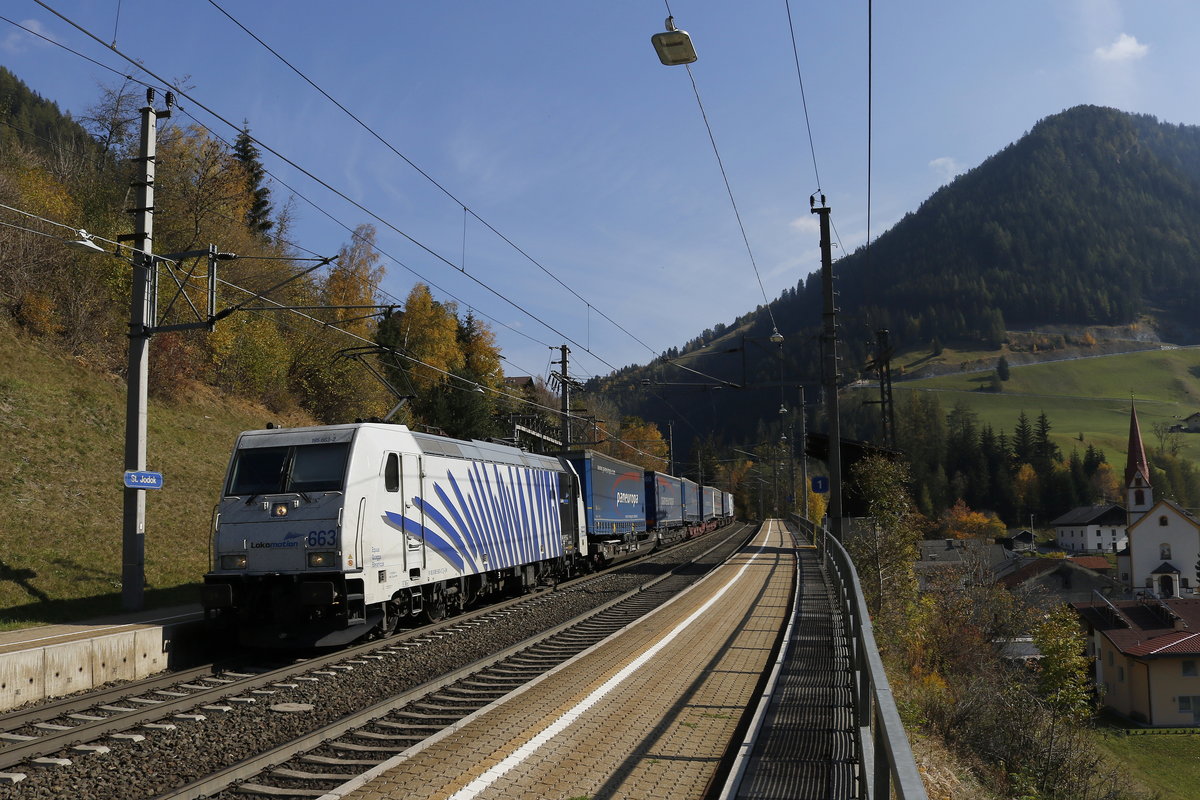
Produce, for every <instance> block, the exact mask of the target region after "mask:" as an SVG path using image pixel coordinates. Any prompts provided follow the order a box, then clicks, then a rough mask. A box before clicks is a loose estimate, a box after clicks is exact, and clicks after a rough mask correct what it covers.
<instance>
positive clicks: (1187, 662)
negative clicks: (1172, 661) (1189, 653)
mask: <svg viewBox="0 0 1200 800" xmlns="http://www.w3.org/2000/svg"><path fill="white" fill-rule="evenodd" d="M1183 677H1185V678H1194V677H1196V660H1195V659H1194V658H1186V659H1184V661H1183Z"/></svg>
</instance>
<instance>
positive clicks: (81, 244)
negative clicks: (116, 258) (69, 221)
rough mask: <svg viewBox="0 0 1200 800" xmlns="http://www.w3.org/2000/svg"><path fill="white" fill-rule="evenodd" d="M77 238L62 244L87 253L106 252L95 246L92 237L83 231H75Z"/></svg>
mask: <svg viewBox="0 0 1200 800" xmlns="http://www.w3.org/2000/svg"><path fill="white" fill-rule="evenodd" d="M76 233H77V234H78V236H79V238H78V239H75V240H71V241H66V242H63V244H65V245H66V246H67V247H73V248H75V249H76V250H84V251H86V252H88V253H104V252H107V251H106V250H105V249H104V248H103V247H101V246H100V245H98V244H96V242H95V240H94V239H93V238H92V235H91V234H90V233H88V232H87V231H85V230H82V229H80V230H79V231H76Z"/></svg>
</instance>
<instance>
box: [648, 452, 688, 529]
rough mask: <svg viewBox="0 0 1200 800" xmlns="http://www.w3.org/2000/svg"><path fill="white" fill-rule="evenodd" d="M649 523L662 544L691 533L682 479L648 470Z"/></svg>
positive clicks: (649, 526) (649, 527)
mask: <svg viewBox="0 0 1200 800" xmlns="http://www.w3.org/2000/svg"><path fill="white" fill-rule="evenodd" d="M646 526H647V528H648V529H649V530H650V531H651V533H652V535H653V536H654V539H655V541H656V542H657V543H658V544H671V543H672V542H675V541H678V540H679V539H682V538H683V537H685V536H686V535H687V532H688V531H687V526H686V524H685V523H684V519H683V479H682V478H676V477H675V476H673V475H668V474H666V473H665V472H656V471H655V470H652V469H648V470H646Z"/></svg>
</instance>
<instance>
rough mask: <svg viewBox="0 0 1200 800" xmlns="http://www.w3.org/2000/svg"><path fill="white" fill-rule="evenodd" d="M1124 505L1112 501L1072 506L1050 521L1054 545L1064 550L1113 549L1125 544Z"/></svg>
mask: <svg viewBox="0 0 1200 800" xmlns="http://www.w3.org/2000/svg"><path fill="white" fill-rule="evenodd" d="M1127 522H1128V519H1127V516H1126V513H1125V509H1123V508H1121V507H1120V506H1119V505H1117V504H1116V503H1109V504H1108V505H1103V506H1080V507H1079V508H1073V509H1071V510H1070V511H1068V512H1067V513H1065V514H1063V515H1062V516H1061V517H1059V518H1058V519H1056V520H1054V521H1052V522H1051V523H1050V527H1052V528H1054V538H1055V541H1056V542H1057V543H1058V546H1059V547H1060V548H1061V549H1062V550H1063V551H1064V552H1067V553H1116V552H1118V551H1120V550H1121V549H1122V548H1124V547H1125V545H1126V543H1127V541H1128V540H1127V539H1126V533H1125V531H1126V524H1127Z"/></svg>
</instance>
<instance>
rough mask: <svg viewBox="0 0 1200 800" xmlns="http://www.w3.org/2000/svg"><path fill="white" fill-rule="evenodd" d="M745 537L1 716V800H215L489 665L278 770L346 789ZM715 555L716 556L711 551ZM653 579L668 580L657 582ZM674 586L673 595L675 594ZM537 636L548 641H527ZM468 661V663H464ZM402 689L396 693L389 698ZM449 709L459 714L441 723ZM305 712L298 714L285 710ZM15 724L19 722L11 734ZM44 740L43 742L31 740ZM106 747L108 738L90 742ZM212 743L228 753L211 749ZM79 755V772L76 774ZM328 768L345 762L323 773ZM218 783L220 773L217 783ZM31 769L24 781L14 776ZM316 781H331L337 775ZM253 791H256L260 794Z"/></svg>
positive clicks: (726, 536) (659, 598) (734, 532)
mask: <svg viewBox="0 0 1200 800" xmlns="http://www.w3.org/2000/svg"><path fill="white" fill-rule="evenodd" d="M743 538H744V536H742V535H739V529H737V528H726V529H723V535H722V537H721V540H720V541H719V542H717V543H716V544H715V545H710V544H709V542H711V540H712V537H711V536H710V537H705V538H704V539H703V540H694V541H692V542H688V543H686V544H685V545H681V546H677V547H675V548H671V549H669V550H667V551H664V552H663V553H660V554H657V557H656V556H651V557H650V558H649V559H647V560H646V561H637V562H625V563H623V564H621V565H619V566H618V567H617V568H615V569H614V570H613V571H612V574H601V575H599V576H591V577H589V578H585V579H582V580H580V581H572V582H570V584H561V585H560V587H559V588H558V590H557V591H554V592H541V593H539V594H536V595H532V596H526V597H524V598H519V599H517V600H514V601H509V602H507V603H503V604H500V605H498V606H493V607H491V608H488V609H484V610H481V611H478V612H474V613H471V614H464V615H461V616H459V617H456V618H455V619H454V620H452V621H450V622H449V624H446V625H443V626H441V627H437V626H428V627H426V628H421V629H417V630H415V631H412V632H411V633H410V634H409V635H408V636H407V637H402V636H397V637H394V638H391V639H387V640H383V641H376V642H370V643H367V644H364V645H361V646H358V647H355V648H351V649H348V650H342V651H339V652H337V653H333V654H329V655H325V656H321V657H320V658H313V659H308V660H305V661H303V662H301V663H297V664H294V665H290V666H288V667H285V668H283V669H271V670H266V671H263V672H261V673H260V674H250V670H246V671H244V672H236V671H235V672H231V671H226V672H224V673H222V674H219V675H212V674H211V666H210V667H202V668H198V669H197V670H193V671H191V672H188V673H182V674H181V673H176V674H175V675H173V676H168V677H166V678H164V679H160V680H157V681H145V682H139V683H138V684H136V685H133V686H126V687H124V691H123V692H122V693H121V694H120V699H119V700H117V699H115V698H116V695H112V694H111V693H97V694H92V695H88V696H87V697H86V698H85V699H79V700H71V699H68V700H66V701H60V702H57V703H52V704H48V705H46V706H41V707H37V708H33V709H28V710H25V711H22V712H19V713H18V714H15V715H8V716H6V717H4V718H0V727H2V728H4V729H5V731H6V732H5V734H3V737H2V738H3V739H4V740H6V741H7V743H8V746H7V747H5V748H4V749H3V750H0V772H3V771H5V770H7V769H10V768H12V767H14V766H16V765H18V764H21V765H23V766H22V771H21V772H19V773H12V777H11V778H10V781H13V782H15V781H20V783H18V784H17V785H10V786H8V787H7V788H6V790H5V794H6V796H7V795H10V794H11V796H13V797H15V798H24V797H28V798H41V797H56V796H60V793H65V792H68V791H70V792H71V793H73V794H80V795H82V796H88V797H91V798H103V797H114V798H116V797H120V798H127V797H138V796H143V797H144V796H153V795H155V794H159V793H162V792H169V793H168V794H165V795H162V796H164V797H205V796H208V797H211V796H212V795H213V794H214V793H216V792H219V791H221V786H222V785H223V786H230V785H231V784H232V783H233V782H237V781H245V780H247V778H248V777H249V776H252V775H256V774H258V773H261V772H263V771H264V770H265V769H267V768H268V767H269V766H273V765H278V764H281V763H282V762H283V761H286V760H288V759H290V758H292V757H293V755H295V754H298V753H301V752H304V751H306V750H312V748H313V747H315V746H317V745H321V744H322V743H323V742H325V740H329V739H331V738H333V737H340V736H343V735H344V734H345V733H346V732H347V731H349V730H352V729H354V728H360V727H362V726H363V725H365V724H367V721H368V720H369V719H371V718H372V714H370V713H366V712H364V711H363V709H369V710H373V711H374V714H373V717H375V718H378V717H379V716H381V715H384V714H387V713H390V712H391V711H393V710H397V709H399V708H400V706H402V705H403V704H405V703H408V702H412V701H413V700H414V699H416V698H417V697H418V696H419V695H420V696H423V695H425V694H429V693H431V692H436V691H438V690H440V689H443V688H444V687H446V686H448V685H449V684H451V683H453V682H454V681H456V680H459V679H461V678H462V677H464V676H465V674H466V673H469V672H477V671H480V670H481V669H484V668H486V667H489V666H490V667H491V671H490V672H489V673H488V674H487V676H486V679H482V678H481V679H479V680H475V679H468V680H467V681H466V683H465V684H464V685H460V686H459V687H458V688H456V689H454V690H452V691H451V690H447V691H446V694H445V695H443V696H441V697H439V698H437V699H435V700H433V701H431V703H430V704H427V705H431V706H432V707H425V708H419V707H418V708H413V709H409V710H407V711H405V712H403V713H401V714H400V715H398V716H396V715H394V716H393V718H392V719H387V720H383V722H384V723H386V724H382V725H374V726H372V728H371V730H369V731H364V733H366V734H367V735H365V736H363V735H356V736H354V737H352V738H350V739H348V740H346V741H343V742H340V743H339V742H329V743H328V744H326V745H324V746H323V747H321V749H320V752H317V753H314V754H313V755H311V756H309V758H315V759H316V761H315V762H313V761H300V762H298V764H301V765H305V764H306V765H307V768H304V767H303V766H302V767H301V768H296V769H292V772H293V773H305V772H307V773H308V774H309V775H308V776H307V777H297V776H293V775H291V773H288V772H286V771H285V772H284V773H283V782H284V784H285V785H286V784H288V783H289V782H291V783H293V784H294V782H295V781H296V780H300V781H301V782H302V783H307V784H308V785H309V786H311V785H313V784H312V783H311V781H313V780H314V778H313V777H311V776H312V775H314V774H323V775H336V776H337V778H336V781H337V782H338V783H341V782H344V781H345V780H348V779H350V778H351V777H353V775H354V774H357V773H358V772H361V771H362V770H363V769H364V768H366V767H369V766H370V765H372V764H374V763H378V762H379V761H382V760H385V759H386V758H387V757H389V756H390V754H392V753H394V752H398V751H400V750H404V749H406V748H407V747H409V746H411V745H412V744H413V743H414V742H415V741H419V740H420V739H424V738H426V737H428V736H430V735H433V734H434V733H436V732H437V731H439V730H441V729H443V728H445V727H446V725H448V724H453V722H454V719H456V718H460V717H462V716H465V715H467V714H469V713H471V712H472V711H473V710H474V708H473V707H472V701H474V706H475V707H478V705H479V704H480V701H482V704H483V705H486V704H487V703H490V702H491V701H492V700H493V699H495V698H496V697H498V696H500V695H503V694H506V693H508V692H509V691H511V690H513V688H514V687H515V686H517V685H519V684H520V683H523V682H525V681H527V680H530V679H532V677H536V675H528V676H526V675H523V674H522V673H528V672H529V670H530V668H531V667H532V666H538V667H539V669H540V672H545V671H546V670H548V669H550V668H551V667H552V666H553V664H554V663H559V662H561V661H563V660H566V659H567V658H569V657H570V656H572V655H574V654H575V653H576V652H579V651H582V650H583V649H586V647H588V646H590V644H591V640H592V638H594V637H596V636H599V638H604V637H605V636H607V635H608V634H609V633H611V631H612V630H613V628H612V626H613V625H616V626H617V627H618V628H619V627H621V626H623V625H625V624H628V621H629V620H630V619H632V617H626V618H625V620H624V621H621V622H619V623H618V622H616V621H604V620H596V621H594V622H585V623H583V624H582V626H581V627H582V628H583V629H584V630H583V631H581V632H578V633H575V632H567V631H566V628H568V627H569V626H570V625H573V624H578V623H579V619H581V618H582V617H585V616H589V615H591V614H593V613H595V608H596V606H597V605H602V607H604V608H608V607H614V608H615V607H616V606H641V607H642V608H641V610H640V612H637V613H639V614H641V613H645V612H646V611H647V610H649V608H650V607H653V606H654V605H657V604H659V603H661V602H663V601H664V599H665V596H663V591H664V590H665V588H666V587H665V585H664V584H670V583H673V582H676V581H683V582H691V581H693V580H695V579H696V578H697V577H699V574H701V573H702V572H704V571H707V569H709V568H710V567H711V565H712V564H715V563H717V561H718V559H719V560H724V558H725V557H726V556H727V553H728V552H730V551H732V550H734V549H736V547H737V546H738V545H740V544H741V542H742V540H743ZM691 548H696V550H703V551H704V552H702V553H701V554H700V555H697V556H695V557H694V558H693V559H692V561H690V562H688V561H687V560H686V559H687V558H688V557H689V556H687V555H686V554H687V551H689V550H691ZM718 550H719V551H721V552H714V551H718ZM658 559H662V560H664V561H666V560H671V561H675V562H680V561H683V562H684V566H682V567H678V566H676V567H671V566H666V567H658V566H655V562H656V561H657V560H658ZM689 564H691V565H695V566H690V567H689V566H688V565H689ZM656 570H659V571H661V570H667V571H666V572H665V574H663V575H661V576H659V577H654V574H655V571H656ZM680 588H682V587H681V586H676V587H675V588H674V589H673V592H674V591H679V590H680ZM647 603H649V604H650V605H647ZM613 613H617V612H616V611H614V612H613ZM629 613H633V612H629ZM537 631H541V633H537V634H536V635H535V636H533V637H530V633H534V632H537ZM547 636H550V637H553V641H552V642H550V643H547V644H545V645H544V646H543V648H544V649H543V651H542V652H540V653H538V654H536V655H534V654H526V655H522V656H519V657H518V658H517V659H516V661H515V662H510V663H509V664H506V665H504V666H501V665H500V664H499V663H498V662H499V661H501V660H502V659H504V658H508V657H511V656H514V655H516V654H517V653H518V652H519V651H521V650H525V649H527V648H529V647H530V645H531V642H533V641H535V640H538V639H545V638H546V637H547ZM556 658H557V662H555V659H556ZM468 661H469V662H473V663H471V664H470V665H469V666H467V667H462V666H461V665H462V664H464V663H465V662H468ZM447 664H450V665H451V666H449V667H448V666H446V665H447ZM448 670H449V673H448V674H447V671H448ZM206 671H207V672H206ZM540 672H539V673H538V674H540ZM518 678H521V680H520V681H518V680H517V679H518ZM413 686H417V687H418V688H416V689H413V688H412V687H413ZM331 687H335V688H331ZM131 688H132V689H136V691H133V692H131V691H130V689H131ZM397 691H401V692H403V694H401V695H399V696H395V697H394V696H393V695H395V694H396V692H397ZM97 698H99V699H98V700H97ZM72 703H75V704H76V705H72ZM268 707H269V709H273V710H269V709H268ZM450 708H453V709H455V713H454V714H451V715H450V716H446V714H447V709H450ZM460 709H463V710H460ZM296 711H298V712H299V713H289V712H296ZM414 715H415V716H414ZM206 718H207V719H206ZM35 720H36V721H35ZM18 723H19V725H20V726H23V727H17V724H18ZM397 725H405V726H406V727H405V728H397V727H396V726H397ZM218 729H228V730H224V731H223V732H221V733H220V734H219V735H214V734H213V733H212V732H211V731H215V730H218ZM339 729H340V730H339ZM314 730H316V732H315V733H314ZM15 731H22V732H21V733H16V732H15ZM35 734H36V738H31V737H34V736H35ZM100 740H106V741H107V743H108V744H104V745H101V744H86V743H88V742H97V741H100ZM115 742H121V744H122V746H120V747H117V746H113V747H112V748H111V752H109V750H110V748H109V746H108V745H109V744H114V743H115ZM301 742H303V744H300V743H301ZM216 747H220V749H221V750H222V752H221V753H219V754H214V753H210V752H208V751H207V750H206V748H208V749H212V748H216ZM371 748H383V749H375V750H373V749H371ZM260 751H261V752H260ZM85 752H87V754H86V755H85V754H84V753H85ZM247 754H248V755H247ZM46 756H53V757H52V758H46ZM241 756H245V757H244V758H240V757H241ZM297 757H298V758H299V756H297ZM39 759H40V762H39ZM72 759H74V760H75V761H76V763H75V764H74V765H70V766H68V765H67V764H68V763H69V761H70V760H72ZM329 759H335V760H339V761H343V762H346V761H348V762H350V763H343V764H341V765H338V764H330V763H329ZM239 761H240V763H235V762H239ZM354 762H358V763H354ZM362 762H367V763H362ZM252 763H258V766H252V765H251V764H252ZM313 763H316V764H318V765H320V766H319V767H318V769H319V770H320V772H316V771H315V770H314V769H313ZM39 764H40V765H39ZM55 765H61V766H55ZM231 765H233V766H232V767H231ZM31 766H32V767H33V768H31ZM210 773H213V774H217V773H220V774H222V776H223V777H222V778H221V779H220V780H213V779H212V775H210ZM25 774H28V780H21V777H22V776H23V775H25ZM277 779H278V776H276V778H274V780H277ZM261 780H263V781H265V780H267V779H266V778H262V779H261ZM222 782H223V783H222ZM319 785H323V786H329V780H328V779H327V780H325V781H324V782H320V783H319ZM172 787H182V788H172ZM247 788H249V789H250V790H251V791H253V787H247ZM279 788H284V787H279ZM266 791H268V792H270V791H271V790H270V789H267V790H266ZM276 791H278V790H276ZM312 791H313V790H311V789H309V790H307V791H304V790H301V791H300V792H298V793H297V794H295V795H293V796H313V795H312ZM320 793H321V792H317V794H320ZM243 796H244V795H243Z"/></svg>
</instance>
